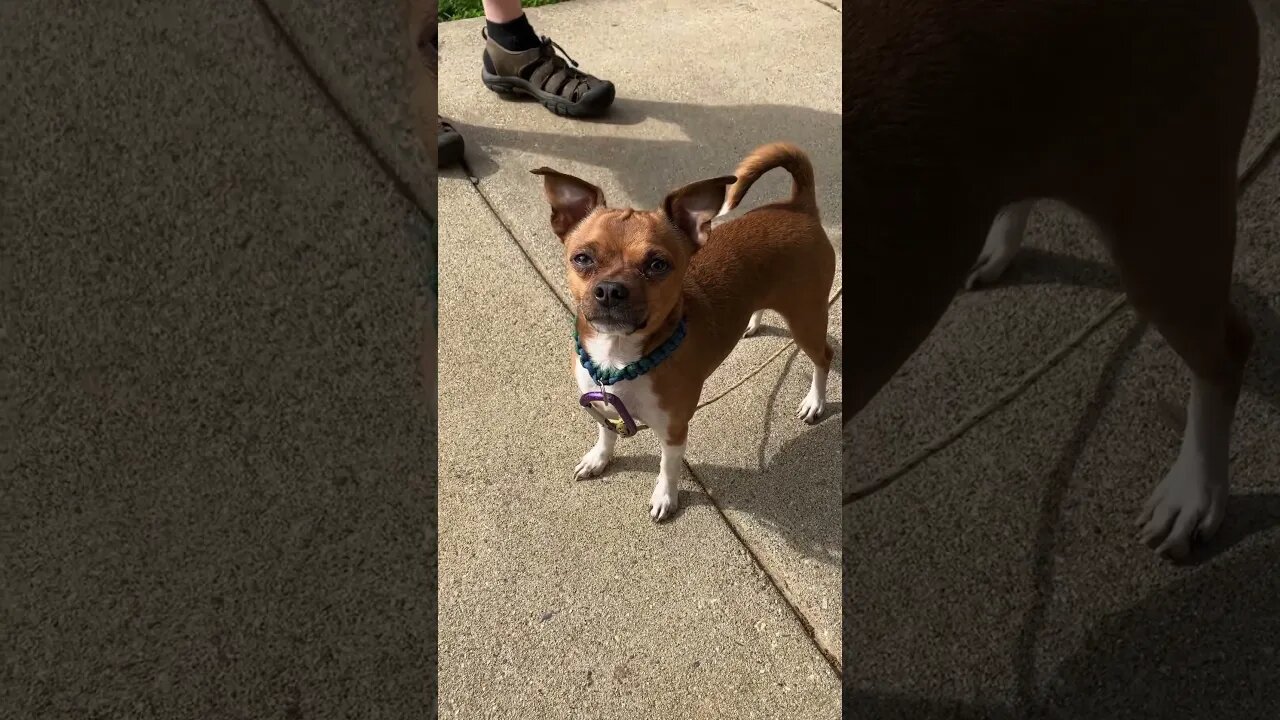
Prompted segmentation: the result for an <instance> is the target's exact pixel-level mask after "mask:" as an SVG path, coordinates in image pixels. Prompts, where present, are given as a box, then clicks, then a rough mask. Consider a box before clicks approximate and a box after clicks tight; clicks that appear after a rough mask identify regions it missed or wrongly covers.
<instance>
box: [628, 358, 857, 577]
mask: <svg viewBox="0 0 1280 720" xmlns="http://www.w3.org/2000/svg"><path fill="white" fill-rule="evenodd" d="M834 345H836V343H833V346H834ZM798 353H799V350H795V349H793V350H792V351H791V356H790V359H789V360H788V363H787V364H788V365H790V363H791V362H792V361H794V360H795V359H796V355H797V354H798ZM788 370H789V367H784V370H783V372H782V373H781V377H786V375H787V371H788ZM779 387H780V386H777V387H775V388H774V389H773V391H772V392H771V393H770V400H769V403H768V407H767V409H766V415H765V426H764V427H765V430H764V431H763V432H761V437H760V441H759V446H758V447H759V450H758V454H757V463H758V464H757V465H756V466H755V468H758V469H755V468H751V469H748V468H741V467H732V466H727V465H719V464H715V463H703V462H697V461H696V460H694V461H692V462H691V463H690V466H691V467H692V468H693V472H694V473H695V474H696V475H697V476H698V478H699V479H701V480H702V481H703V482H704V483H706V484H707V485H708V486H710V490H711V492H712V493H714V495H715V503H716V504H719V505H720V507H721V508H724V509H725V510H729V511H740V512H744V513H747V514H749V515H751V516H752V517H754V518H755V519H756V520H758V521H759V522H760V523H761V524H763V525H765V526H766V527H768V528H770V529H771V530H773V531H774V532H775V533H776V534H777V535H778V537H780V538H782V539H783V540H784V541H785V542H786V543H787V544H788V545H790V546H791V547H793V548H794V549H795V550H797V551H798V552H800V553H802V554H803V555H804V556H805V557H808V558H812V559H814V560H818V561H820V562H823V563H825V564H827V565H838V564H839V563H840V536H841V533H840V525H839V523H840V514H839V506H838V504H833V503H835V499H837V498H838V497H839V492H840V487H839V480H838V475H839V473H838V472H833V473H832V474H831V475H830V476H828V475H826V474H815V473H814V467H815V462H814V458H815V457H821V456H823V455H824V454H825V455H829V456H830V457H831V462H832V463H834V464H835V466H837V467H838V466H839V463H840V460H841V456H840V438H841V432H840V428H841V426H840V411H841V407H840V403H838V402H835V403H828V404H827V408H826V410H825V411H824V413H823V418H822V420H821V421H820V422H819V423H818V424H816V425H814V426H812V427H808V428H805V429H804V430H802V431H801V432H800V434H799V435H797V436H796V437H794V438H792V439H791V440H789V441H787V442H786V443H785V444H784V445H783V446H782V447H781V448H779V449H778V450H777V452H775V453H774V454H773V455H772V457H768V456H767V454H766V443H767V438H768V436H769V428H770V426H771V424H772V423H773V422H774V421H775V419H776V418H780V419H781V421H783V422H785V421H792V420H794V421H795V422H796V423H799V422H800V421H799V420H795V419H794V418H793V417H792V413H790V412H779V413H775V412H774V405H775V402H774V401H775V400H776V397H777V394H778V390H779ZM721 402H723V400H722V401H721ZM691 435H692V437H691V438H690V443H691V444H692V445H694V446H695V447H696V445H697V442H698V439H697V436H696V435H694V434H693V433H691ZM636 440H640V441H642V442H644V441H647V442H648V443H649V444H650V446H651V448H652V449H651V451H650V452H648V453H646V454H644V455H629V456H623V457H619V458H617V459H616V460H614V461H613V462H612V463H611V464H610V465H609V470H607V471H606V475H605V477H606V478H608V477H609V476H610V475H613V474H614V473H618V472H622V471H629V470H634V471H638V472H647V473H653V474H654V475H655V476H656V475H657V472H658V448H657V445H656V441H655V440H654V439H653V438H652V437H651V436H649V435H648V433H645V434H644V435H642V436H640V437H637V438H636ZM695 455H696V451H695ZM711 504H712V501H711V499H709V498H708V497H707V496H706V495H705V494H703V493H701V492H688V491H684V492H682V493H681V494H680V510H679V511H678V512H677V514H676V515H675V517H674V518H673V520H674V521H675V522H679V519H680V516H681V515H682V514H684V512H685V511H686V510H688V509H689V508H691V507H696V506H699V505H711ZM668 522H671V521H668Z"/></svg>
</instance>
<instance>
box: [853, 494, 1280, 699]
mask: <svg viewBox="0 0 1280 720" xmlns="http://www.w3.org/2000/svg"><path fill="white" fill-rule="evenodd" d="M1250 516H1252V517H1253V518H1258V517H1260V516H1269V517H1270V520H1269V521H1268V522H1269V523H1270V524H1272V525H1274V524H1276V523H1277V522H1280V496H1277V495H1259V496H1247V497H1245V498H1242V499H1239V500H1237V517H1236V519H1235V521H1234V522H1236V523H1240V522H1246V523H1247V522H1253V520H1249V519H1248V518H1249V517H1250ZM1229 522H1232V521H1229ZM1277 557H1280V538H1268V539H1266V540H1261V541H1258V542H1255V543H1253V544H1252V546H1251V547H1249V548H1247V549H1245V550H1242V551H1240V552H1239V553H1235V554H1233V555H1231V556H1229V557H1227V556H1224V557H1222V558H1221V559H1220V561H1218V562H1214V563H1210V564H1208V565H1206V566H1204V567H1203V568H1199V569H1197V570H1195V571H1194V572H1193V573H1191V574H1189V575H1188V576H1186V578H1185V579H1183V580H1181V581H1179V582H1176V583H1174V584H1172V585H1170V586H1168V587H1166V588H1162V589H1161V590H1160V591H1158V592H1155V593H1152V594H1151V595H1149V596H1147V597H1146V598H1145V599H1144V600H1142V601H1141V602H1140V603H1138V604H1137V605H1136V606H1134V607H1133V608H1131V609H1129V610H1127V611H1125V612H1122V613H1118V614H1115V615H1111V616H1108V617H1106V618H1104V619H1103V620H1102V621H1101V622H1100V623H1099V624H1098V625H1097V626H1096V627H1095V628H1093V630H1092V631H1091V632H1090V633H1089V634H1088V636H1087V638H1086V640H1085V648H1084V649H1083V650H1082V651H1081V652H1079V653H1077V654H1076V655H1074V656H1072V657H1070V658H1068V659H1067V660H1066V661H1065V662H1063V663H1062V664H1061V665H1059V667H1058V671H1057V673H1056V674H1055V675H1054V676H1053V677H1051V678H1048V679H1047V680H1046V681H1044V682H1041V683H1039V685H1040V686H1042V687H1047V688H1048V690H1047V692H1042V693H1040V694H1039V696H1038V697H1037V698H1035V699H1033V700H1032V701H1031V702H1029V703H1027V704H1026V705H1024V706H1023V707H1018V708H1010V707H1007V706H999V705H991V706H984V705H981V704H968V703H961V702H956V701H948V700H930V699H917V698H909V697H902V696H895V695H886V694H882V693H872V692H864V691H861V690H856V689H851V688H846V689H845V692H844V703H845V717H849V718H866V720H891V719H894V718H903V719H904V720H905V719H907V718H910V719H911V720H935V719H936V720H942V719H943V718H947V719H948V720H950V719H953V718H963V719H965V720H968V719H969V718H973V719H974V720H976V719H978V718H993V719H995V720H1003V719H1005V718H1010V719H1011V718H1069V719H1071V720H1096V719H1097V718H1109V719H1111V720H1129V719H1133V720H1139V719H1143V720H1145V719H1147V718H1161V717H1177V718H1182V719H1184V720H1219V719H1220V718H1256V719H1257V720H1262V719H1263V718H1271V717H1274V712H1275V708H1277V707H1280V683H1277V682H1275V678H1277V677H1280V572H1276V558H1277ZM847 663H848V664H847V665H846V667H850V668H854V670H853V672H855V673H856V666H857V665H856V663H857V658H856V657H850V658H848V659H847Z"/></svg>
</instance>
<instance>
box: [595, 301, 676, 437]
mask: <svg viewBox="0 0 1280 720" xmlns="http://www.w3.org/2000/svg"><path fill="white" fill-rule="evenodd" d="M684 333H685V323H684V318H680V324H678V325H676V329H675V332H673V333H671V337H669V338H667V341H666V342H664V343H662V344H661V345H659V346H658V347H657V348H656V349H655V350H654V351H653V352H651V353H649V354H648V355H645V356H644V357H642V358H640V359H639V360H637V361H635V362H633V363H630V364H628V365H625V366H623V367H620V368H602V367H600V366H599V365H597V364H596V363H595V361H593V360H592V359H591V356H590V355H588V354H587V350H586V348H584V347H582V338H580V337H578V330H577V328H574V331H573V344H574V347H576V348H577V350H578V359H579V361H581V363H582V367H583V369H584V370H586V371H587V374H588V375H590V376H591V379H592V381H594V382H595V383H596V385H598V386H599V387H600V389H599V390H591V391H589V392H585V393H583V394H582V397H580V398H578V404H579V405H581V406H582V408H583V409H584V410H586V411H587V412H588V413H590V414H591V417H593V418H595V420H596V422H598V423H600V426H601V427H604V428H608V429H609V430H612V431H613V432H615V433H617V434H618V435H620V436H622V437H624V438H625V437H631V436H632V435H635V434H636V433H637V432H639V431H640V427H639V426H638V425H636V421H635V418H633V417H631V413H630V412H628V411H627V406H626V405H624V404H623V402H622V398H620V397H618V396H617V395H614V394H613V393H611V392H609V391H607V390H605V386H607V385H613V384H615V383H618V382H621V381H623V380H635V379H636V378H638V377H640V376H641V375H644V374H645V373H647V372H649V371H650V370H652V369H654V368H655V367H657V366H658V365H659V364H660V363H661V362H662V361H663V360H666V359H667V358H668V357H670V356H671V353H673V352H675V351H676V348H678V347H680V343H681V342H683V341H684ZM594 403H600V404H602V405H607V406H609V407H612V408H613V409H614V411H615V412H617V413H618V417H617V418H610V417H608V416H606V415H605V414H604V413H602V412H600V411H599V410H597V409H596V408H595V406H594Z"/></svg>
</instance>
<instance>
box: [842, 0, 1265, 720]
mask: <svg viewBox="0 0 1280 720" xmlns="http://www.w3.org/2000/svg"><path fill="white" fill-rule="evenodd" d="M1269 7H1270V8H1274V7H1275V4H1274V3H1269V2H1267V3H1263V2H1259V3H1258V8H1259V15H1260V18H1261V19H1262V21H1263V26H1264V31H1263V47H1264V58H1263V68H1262V77H1261V80H1260V85H1261V87H1260V88H1259V91H1258V95H1257V99H1256V101H1255V110H1254V117H1253V121H1252V123H1251V125H1250V129H1249V133H1248V136H1247V139H1246V146H1245V149H1244V151H1243V161H1246V162H1247V161H1248V160H1249V159H1251V158H1254V157H1257V156H1258V154H1259V152H1261V150H1262V148H1263V145H1264V143H1265V142H1266V140H1267V139H1268V138H1270V137H1274V134H1275V133H1276V131H1277V129H1280V52H1278V51H1280V22H1278V20H1280V16H1278V15H1277V13H1276V11H1275V10H1274V9H1270V10H1269V9H1268V8H1269ZM1277 198H1280V164H1277V161H1276V160H1275V159H1274V157H1273V158H1272V159H1271V160H1270V162H1269V163H1268V164H1267V165H1266V167H1265V169H1264V170H1263V172H1262V174H1261V175H1260V176H1259V177H1258V178H1257V179H1256V180H1254V181H1253V183H1252V185H1251V186H1250V187H1249V188H1248V190H1247V192H1246V193H1245V195H1244V197H1243V198H1242V200H1241V201H1240V206H1239V207H1240V250H1239V253H1238V256H1237V261H1236V278H1237V284H1236V293H1237V299H1238V301H1239V302H1240V304H1241V306H1242V307H1243V308H1244V309H1245V311H1246V312H1247V313H1248V316H1249V319H1250V321H1251V323H1252V324H1253V326H1254V328H1255V329H1256V331H1257V346H1256V347H1255V354H1254V357H1253V358H1252V361H1251V366H1250V372H1249V377H1248V382H1247V386H1246V389H1245V392H1244V396H1243V398H1242V400H1241V404H1240V408H1239V411H1238V415H1237V424H1236V436H1235V444H1234V447H1233V450H1234V457H1233V466H1232V472H1233V487H1232V498H1231V506H1230V509H1229V511H1228V519H1227V522H1226V525H1225V526H1224V528H1223V529H1222V530H1221V531H1220V533H1219V536H1218V538H1217V539H1215V540H1214V541H1213V543H1212V544H1211V545H1209V546H1208V547H1207V548H1205V549H1204V552H1202V553H1201V555H1200V556H1199V557H1198V558H1196V560H1195V562H1193V563H1190V564H1189V565H1186V566H1180V567H1176V566H1171V565H1169V564H1166V563H1163V562H1161V561H1159V560H1157V559H1156V558H1155V557H1153V555H1152V553H1151V552H1150V551H1149V550H1147V549H1146V548H1145V547H1143V546H1141V545H1140V544H1139V543H1138V542H1137V540H1136V539H1135V530H1134V528H1133V527H1132V526H1131V521H1132V519H1133V518H1134V517H1135V516H1136V514H1137V512H1138V510H1139V508H1140V507H1141V505H1142V503H1143V501H1145V499H1146V498H1147V496H1148V494H1149V493H1150V492H1151V490H1152V488H1153V487H1154V486H1155V483H1156V482H1157V481H1158V480H1159V479H1160V478H1161V477H1162V476H1163V474H1164V473H1165V472H1166V471H1167V470H1168V467H1169V466H1170V464H1171V463H1172V462H1173V460H1174V457H1175V455H1176V453H1177V449H1178V443H1179V440H1180V436H1181V426H1180V424H1179V423H1180V421H1178V420H1175V419H1173V418H1171V417H1169V415H1168V414H1167V413H1166V412H1165V411H1164V409H1163V408H1164V406H1174V407H1181V406H1182V404H1183V403H1184V402H1185V399H1186V391H1187V379H1186V377H1185V373H1184V370H1183V369H1182V367H1181V364H1180V362H1179V361H1178V360H1177V358H1176V356H1175V355H1174V354H1173V353H1172V351H1171V350H1170V349H1169V348H1168V347H1167V346H1166V345H1165V344H1164V342H1163V341H1162V340H1161V339H1160V337H1159V335H1158V334H1157V333H1155V332H1154V331H1153V330H1150V329H1149V328H1147V327H1146V326H1144V325H1141V324H1139V323H1138V322H1137V321H1136V320H1135V318H1134V316H1133V315H1132V313H1131V311H1129V310H1128V309H1125V310H1123V311H1121V312H1120V313H1118V314H1117V315H1115V316H1114V317H1111V318H1110V319H1109V320H1108V321H1107V322H1105V323H1104V324H1103V325H1102V326H1101V327H1100V328H1099V329H1098V330H1097V331H1096V332H1095V333H1093V334H1092V335H1091V336H1090V337H1089V338H1088V340H1087V341H1086V342H1085V343H1083V344H1082V345H1081V346H1080V347H1078V348H1076V349H1075V350H1074V351H1073V352H1072V353H1071V354H1070V355H1068V356H1067V357H1066V359H1064V360H1063V361H1062V362H1061V363H1060V364H1058V365H1057V366H1056V367H1055V368H1054V369H1052V370H1051V371H1049V372H1048V374H1046V375H1044V376H1043V377H1041V378H1040V379H1039V380H1038V381H1036V382H1035V383H1034V384H1032V385H1031V386H1030V387H1029V388H1028V389H1027V390H1026V391H1025V392H1023V393H1022V394H1021V395H1020V396H1019V397H1018V398H1017V399H1016V400H1014V401H1013V402H1012V403H1010V404H1009V405H1007V406H1005V407H1003V408H1001V409H1000V410H998V411H996V412H995V413H993V414H992V415H990V416H989V417H987V418H986V419H985V420H984V421H983V422H982V423H980V424H979V425H978V426H976V427H974V428H973V429H972V430H970V431H969V432H967V433H965V434H963V435H961V436H959V437H958V438H956V439H955V440H954V441H953V442H951V443H949V444H948V445H946V447H945V448H944V449H942V450H941V451H939V452H937V453H936V454H934V455H932V456H931V457H929V458H928V459H927V460H926V461H925V462H923V463H922V464H920V465H918V466H917V467H915V468H914V469H912V470H911V471H910V472H908V473H907V474H906V475H905V476H904V477H902V478H901V479H899V480H897V482H896V483H895V484H893V485H891V486H890V487H888V488H887V489H885V490H883V491H882V492H880V493H878V494H876V495H873V496H871V497H869V498H867V499H865V500H863V501H859V502H855V503H854V504H852V505H851V506H850V507H849V508H847V509H846V510H845V513H844V528H845V532H846V545H845V554H844V563H845V573H846V577H848V578H849V580H850V584H849V586H850V588H851V590H852V594H851V595H850V596H849V597H847V598H846V606H845V613H846V614H845V626H844V632H845V638H846V642H849V643H851V644H852V645H851V646H852V647H855V648H857V650H856V655H855V656H854V659H853V660H852V661H851V664H850V667H849V668H848V669H847V671H846V674H845V675H846V683H847V690H848V691H849V692H850V701H851V706H850V707H851V711H852V712H854V713H855V716H856V717H867V718H911V719H913V720H916V719H925V720H931V719H933V718H937V719H939V720H941V719H942V718H957V717H963V718H1010V719H1013V718H1031V717H1035V718H1038V717H1054V718H1073V719H1074V718H1079V719H1082V720H1083V719H1085V718H1103V717H1105V718H1151V717H1180V718H1193V719H1196V720H1201V719H1203V720H1208V719H1209V718H1226V717H1230V718H1271V717H1275V716H1276V712H1277V708H1280V689H1278V686H1277V685H1276V683H1275V682H1274V678H1276V677H1278V676H1280V641H1278V640H1277V638H1280V600H1278V598H1280V573H1277V572H1276V570H1275V561H1276V558H1277V557H1280V555H1278V553H1280V529H1277V525H1280V480H1278V479H1277V477H1276V473H1275V468H1276V467H1280V442H1278V441H1277V438H1280V375H1278V374H1277V373H1278V372H1280V280H1278V279H1280V204H1278V202H1277ZM1118 293H1119V285H1118V279H1117V277H1116V274H1115V271H1114V269H1113V267H1112V266H1111V264H1110V262H1109V261H1108V260H1107V259H1106V257H1105V255H1104V253H1103V252H1102V250H1101V248H1100V247H1099V246H1098V244H1097V243H1096V242H1094V239H1093V237H1092V232H1091V231H1090V230H1089V228H1088V227H1087V226H1085V225H1084V223H1083V222H1082V221H1081V220H1080V219H1079V218H1078V217H1077V216H1075V215H1073V214H1071V213H1069V212H1067V211H1065V210H1064V209H1063V208H1061V207H1057V206H1052V205H1049V206H1044V207H1040V208H1038V209H1037V212H1036V214H1035V216H1034V217H1033V218H1032V221H1031V227H1030V237H1029V241H1028V247H1027V248H1025V249H1024V250H1023V254H1022V255H1021V256H1020V257H1019V258H1018V259H1017V260H1015V262H1014V265H1013V266H1012V267H1011V269H1010V272H1009V274H1008V275H1007V277H1006V278H1005V279H1004V280H1002V281H1001V282H1000V283H999V284H998V286H997V287H994V288H991V289H989V290H984V291H979V292H974V293H966V294H963V295H961V296H960V297H958V298H957V299H956V301H955V303H954V305H953V307H952V309H951V311H950V312H949V313H948V315H947V316H946V317H945V318H944V319H943V321H942V323H941V324H940V326H939V327H938V328H937V330H936V331H935V332H934V333H933V335H932V336H931V337H930V339H929V341H928V342H927V343H926V344H925V346H924V347H922V348H921V349H920V350H919V352H918V353H917V354H916V355H915V356H914V357H913V358H912V359H911V360H910V361H909V362H908V363H907V365H906V366H905V367H904V368H903V370H902V372H901V373H900V374H899V375H898V377H896V378H895V379H894V381H893V382H892V383H890V385H889V386H888V387H886V388H885V390H884V391H883V392H882V393H881V394H880V395H879V396H877V398H876V399H875V400H874V401H873V403H872V404H871V405H870V406H868V408H867V409H866V410H865V411H864V412H863V413H861V414H860V415H859V416H858V418H857V419H856V420H855V421H854V422H852V423H851V424H850V427H849V428H848V431H847V434H846V437H845V452H846V457H845V463H846V465H847V467H848V469H849V470H850V471H851V472H850V476H849V477H850V478H856V479H860V480H866V479H870V478H872V477H880V476H882V475H883V474H885V473H888V472H890V471H891V470H892V469H894V468H896V467H898V466H899V465H900V464H901V463H903V462H904V461H905V460H906V459H907V458H909V457H910V456H911V455H912V454H913V453H915V452H916V450H917V449H918V448H920V447H922V446H924V445H925V444H926V443H930V442H932V441H934V440H936V439H938V438H941V437H943V436H944V435H946V434H948V433H949V431H951V429H952V428H954V427H956V426H957V425H958V424H959V423H960V421H961V420H963V419H964V418H965V417H966V416H967V415H969V414H970V413H971V412H973V411H975V410H976V409H978V408H980V407H983V406H984V405H986V404H987V403H989V402H991V401H992V400H994V399H995V398H997V397H998V396H999V395H1000V394H1001V393H1002V392H1003V391H1005V390H1006V389H1007V388H1009V387H1010V386H1011V385H1012V384H1013V383H1014V382H1016V381H1017V380H1018V379H1019V378H1020V377H1021V376H1022V375H1023V374H1024V373H1026V372H1027V371H1029V370H1031V369H1032V368H1034V367H1036V366H1037V365H1039V364H1040V363H1042V362H1043V361H1044V360H1045V358H1046V357H1048V356H1049V355H1050V354H1051V353H1053V352H1054V351H1055V350H1056V349H1057V348H1058V347H1059V346H1061V345H1062V344H1063V343H1064V342H1065V341H1066V340H1067V339H1068V338H1069V337H1070V336H1072V335H1073V334H1074V333H1075V332H1076V331H1078V330H1080V329H1081V328H1083V327H1085V326H1086V325H1087V324H1089V323H1090V321H1091V319H1093V318H1094V317H1096V316H1097V314H1098V313H1099V311H1101V310H1102V309H1103V308H1104V307H1105V306H1106V305H1107V304H1108V303H1109V302H1111V301H1112V299H1113V298H1115V297H1116V296H1117V295H1118Z"/></svg>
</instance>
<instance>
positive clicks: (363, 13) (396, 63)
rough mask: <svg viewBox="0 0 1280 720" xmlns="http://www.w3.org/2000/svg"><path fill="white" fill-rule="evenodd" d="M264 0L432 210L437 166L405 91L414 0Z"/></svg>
mask: <svg viewBox="0 0 1280 720" xmlns="http://www.w3.org/2000/svg"><path fill="white" fill-rule="evenodd" d="M262 1H263V2H264V3H265V4H266V5H267V6H268V8H270V10H271V12H272V14H274V15H275V16H276V17H277V18H278V19H279V21H280V23H281V25H282V26H283V27H284V28H285V31H286V32H287V33H288V34H289V36H290V37H291V38H293V40H294V42H295V43H297V45H298V47H299V49H300V50H301V51H302V53H303V55H304V56H305V57H306V58H307V61H308V64H309V65H310V66H311V67H312V69H313V70H314V71H315V72H316V73H317V74H318V75H319V76H320V77H321V78H322V80H323V81H324V84H325V86H326V87H327V88H329V90H330V91H331V92H332V93H333V94H334V96H335V97H336V98H337V100H338V102H339V103H340V104H341V106H342V107H343V108H344V109H345V110H346V111H347V112H349V113H350V114H351V117H352V119H353V120H354V121H355V122H356V123H357V125H358V126H359V127H360V128H361V130H363V131H364V132H365V133H366V134H367V135H368V137H369V139H370V140H371V141H372V142H373V145H374V147H375V149H376V150H377V152H378V154H379V155H381V156H382V157H383V158H385V159H386V160H387V161H388V163H390V164H391V166H392V168H394V172H395V174H396V175H397V176H398V177H400V178H403V179H404V180H405V181H406V182H408V184H409V185H410V187H412V188H413V191H414V194H415V195H416V196H417V198H418V201H419V203H420V205H421V207H423V208H425V209H427V211H428V212H433V211H434V210H435V207H436V180H435V168H434V167H433V164H432V162H431V160H430V159H429V158H428V156H427V152H426V150H425V149H424V148H423V146H422V143H421V142H420V141H419V140H418V136H417V134H416V132H415V129H414V115H413V113H415V112H418V110H416V109H415V108H414V107H413V105H412V104H411V103H410V101H409V99H410V95H409V94H408V93H407V92H406V89H407V88H408V87H409V84H410V82H411V75H410V73H409V69H408V65H409V63H410V62H413V61H412V60H411V59H409V58H408V52H409V41H408V38H409V29H408V25H407V22H406V19H405V18H406V17H407V12H408V11H407V8H406V5H407V3H408V2H410V0H393V1H392V0H365V1H364V2H360V3H347V2H343V3H332V2H320V3H317V2H303V1H302V0H262ZM426 110H427V112H426V113H425V114H427V115H430V114H432V113H433V112H434V109H432V108H426Z"/></svg>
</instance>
